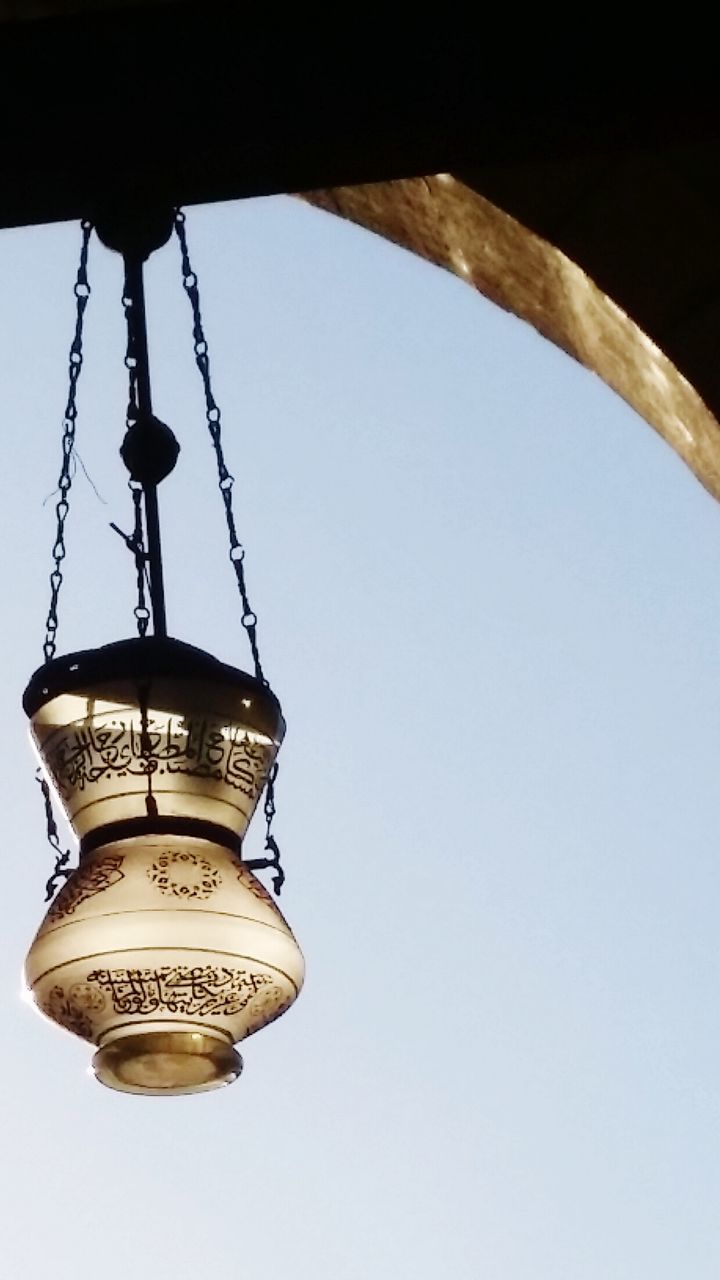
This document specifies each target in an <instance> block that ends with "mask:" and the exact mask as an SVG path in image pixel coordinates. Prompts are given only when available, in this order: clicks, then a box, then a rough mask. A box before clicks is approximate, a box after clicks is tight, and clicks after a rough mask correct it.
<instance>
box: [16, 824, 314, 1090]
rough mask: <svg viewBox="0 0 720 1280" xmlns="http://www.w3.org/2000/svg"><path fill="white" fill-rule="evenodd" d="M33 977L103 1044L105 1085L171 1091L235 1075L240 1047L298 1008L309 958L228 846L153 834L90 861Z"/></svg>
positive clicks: (50, 1005)
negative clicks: (236, 1046)
mask: <svg viewBox="0 0 720 1280" xmlns="http://www.w3.org/2000/svg"><path fill="white" fill-rule="evenodd" d="M25 975H26V980H27V984H28V986H29V988H30V991H31V993H32V997H33V1000H34V1001H35V1003H36V1004H37V1006H38V1007H39V1009H41V1010H42V1012H43V1013H44V1014H46V1015H47V1016H48V1017H49V1018H51V1019H52V1020H53V1021H54V1022H56V1023H58V1024H59V1025H60V1026H62V1027H65V1028H66V1029H67V1030H68V1031H71V1032H73V1033H74V1034H75V1035H78V1036H80V1037H82V1038H83V1039H85V1040H89V1041H90V1042H92V1043H94V1044H96V1045H97V1046H98V1053H97V1054H96V1055H95V1060H94V1070H95V1074H96V1076H97V1078H98V1079H99V1080H101V1082H102V1083H103V1084H106V1085H108V1086H110V1087H111V1088H114V1089H121V1090H124V1091H126V1092H132V1093H151V1094H175V1093H194V1092H199V1091H204V1090H207V1089H210V1088H215V1087H216V1086H218V1085H221V1084H226V1083H229V1082H230V1081H231V1080H234V1079H235V1078H236V1077H237V1076H238V1075H239V1073H240V1070H241V1065H242V1064H241V1060H240V1058H239V1056H238V1055H237V1053H236V1052H235V1050H234V1049H233V1047H232V1046H233V1044H234V1043H237V1042H238V1041H240V1040H244V1039H245V1038H246V1037H247V1036H249V1035H252V1034H253V1033H254V1032H255V1031H258V1030H260V1028H261V1027H264V1026H266V1025H267V1024H268V1023H269V1022H272V1021H274V1019H275V1018H278V1017H279V1016H280V1015H281V1014H282V1013H284V1012H285V1010H286V1009H288V1008H289V1006H290V1005H291V1004H292V1003H293V1001H294V1000H295V998H296V996H297V994H298V992H299V990H300V988H301V986H302V982H303V977H304V962H303V958H302V953H301V951H300V949H299V947H298V945H297V943H296V941H295V939H294V937H293V935H292V933H291V931H290V929H289V927H288V925H287V923H286V921H285V919H284V917H283V916H282V914H281V912H280V911H279V910H278V908H277V907H276V905H275V903H274V902H273V900H272V898H271V897H270V895H269V894H268V892H267V890H266V889H265V888H264V886H263V885H262V884H261V883H260V881H259V880H257V879H256V877H255V876H253V875H252V873H251V872H250V871H249V870H248V869H247V868H246V867H245V866H243V864H242V863H241V862H240V860H239V859H238V858H237V856H236V855H235V854H234V853H232V852H231V851H230V850H229V849H226V848H224V847H223V846H222V845H219V844H215V843H213V842H211V841H209V840H203V839H199V838H197V837H195V836H174V837H172V838H169V837H167V836H162V835H154V836H147V835H145V836H138V837H134V838H131V839H125V840H118V841H116V842H115V843H113V844H108V845H104V846H102V847H101V848H98V849H96V850H95V851H94V852H92V853H90V854H87V855H85V856H84V857H83V859H82V861H81V864H80V866H79V868H78V869H77V870H76V871H75V872H74V873H73V875H72V876H71V877H70V878H69V879H68V881H67V883H66V884H65V885H64V887H63V888H62V890H61V891H60V893H59V894H58V895H57V897H56V898H55V900H54V901H53V903H52V904H51V906H50V909H49V911H48V913H47V915H46V917H45V920H44V921H43V923H42V925H41V927H40V929H39V931H38V934H37V936H36V938H35V941H34V942H33V945H32V947H31V949H30V953H29V955H28V958H27V961H26V966H25Z"/></svg>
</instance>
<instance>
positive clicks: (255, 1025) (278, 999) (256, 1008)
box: [245, 984, 292, 1036]
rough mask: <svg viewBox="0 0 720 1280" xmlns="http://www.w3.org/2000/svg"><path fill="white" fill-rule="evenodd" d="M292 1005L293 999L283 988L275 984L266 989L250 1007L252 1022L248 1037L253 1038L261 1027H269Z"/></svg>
mask: <svg viewBox="0 0 720 1280" xmlns="http://www.w3.org/2000/svg"><path fill="white" fill-rule="evenodd" d="M291 1004H292V998H291V997H289V996H286V995H285V992H284V991H283V990H282V988H281V987H278V986H276V985H275V984H273V985H272V986H267V987H264V988H263V990H262V991H259V992H258V993H257V995H255V996H253V998H252V1000H251V1001H250V1004H249V1005H248V1013H249V1014H250V1021H249V1022H248V1026H247V1031H246V1033H245V1034H246V1035H248V1036H251V1035H252V1034H253V1032H254V1031H259V1030H260V1028H261V1027H267V1026H269V1024H270V1023H271V1022H274V1021H275V1019H276V1018H279V1017H280V1016H281V1014H283V1013H285V1011H286V1010H287V1009H289V1008H290V1005H291Z"/></svg>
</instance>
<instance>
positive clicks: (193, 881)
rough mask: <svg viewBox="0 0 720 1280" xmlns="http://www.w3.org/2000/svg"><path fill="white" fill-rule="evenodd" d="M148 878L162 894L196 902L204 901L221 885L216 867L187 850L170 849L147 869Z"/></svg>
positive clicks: (220, 878)
mask: <svg viewBox="0 0 720 1280" xmlns="http://www.w3.org/2000/svg"><path fill="white" fill-rule="evenodd" d="M148 877H149V879H150V881H151V883H152V884H154V885H156V886H157V888H158V889H159V890H160V892H161V893H164V894H169V895H170V896H172V897H174V898H185V899H189V898H195V899H199V900H200V901H204V900H206V899H207V898H209V897H210V895H211V893H214V892H215V890H216V889H217V887H218V885H219V884H221V883H222V877H221V875H220V872H219V871H218V870H217V868H216V867H213V866H211V864H210V863H209V862H208V860H207V858H201V857H200V855H199V854H198V853H190V852H189V851H186V850H178V849H171V850H168V851H167V853H161V854H160V856H159V858H158V859H157V861H156V862H153V864H152V866H150V867H148Z"/></svg>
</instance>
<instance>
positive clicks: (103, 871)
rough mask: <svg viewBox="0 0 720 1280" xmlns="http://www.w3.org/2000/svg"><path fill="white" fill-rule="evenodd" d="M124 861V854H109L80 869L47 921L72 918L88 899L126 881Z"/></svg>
mask: <svg viewBox="0 0 720 1280" xmlns="http://www.w3.org/2000/svg"><path fill="white" fill-rule="evenodd" d="M124 860H125V859H124V855H123V854H120V853H107V854H103V855H101V856H99V857H97V858H94V859H93V861H92V862H90V863H89V864H88V865H87V866H86V867H78V869H77V871H74V872H73V874H72V876H71V877H70V879H69V880H68V881H67V883H66V884H65V885H64V886H63V888H62V889H61V890H60V892H59V894H58V896H57V898H56V899H55V901H54V902H53V904H52V906H51V907H50V910H49V911H48V914H47V919H48V920H53V921H57V920H62V919H64V918H65V916H71V915H72V914H73V912H75V911H77V909H78V907H79V906H81V905H82V903H83V902H87V900H88V898H94V897H95V896H96V894H98V893H103V892H104V890H105V889H110V888H111V886H112V885H114V884H117V883H118V881H119V880H124V879H125V873H124V871H122V869H121V868H122V864H123V862H124Z"/></svg>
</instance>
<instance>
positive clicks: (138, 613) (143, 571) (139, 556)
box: [122, 289, 150, 639]
mask: <svg viewBox="0 0 720 1280" xmlns="http://www.w3.org/2000/svg"><path fill="white" fill-rule="evenodd" d="M122 304H123V309H124V311H125V322H126V325H127V346H126V349H125V368H126V369H127V371H128V404H127V410H126V413H125V428H126V430H129V429H130V427H131V426H132V425H133V423H134V422H136V421H137V416H138V374H137V356H136V354H135V325H134V324H133V315H132V305H133V304H132V298H131V297H130V296H129V294H128V292H127V289H124V290H123V299H122ZM128 488H129V490H130V492H131V494H132V500H133V511H134V516H135V521H134V528H133V533H132V537H130V538H127V539H126V542H127V546H128V547H129V549H130V550H131V551H132V553H133V555H134V556H135V571H136V576H137V604H136V606H135V609H134V614H135V621H136V623H137V630H138V635H139V636H140V637H141V639H142V637H144V636H146V635H147V629H148V623H149V621H150V610H149V609H148V607H147V600H146V597H145V588H146V579H147V552H146V550H145V532H144V529H143V513H142V492H143V489H142V484H141V483H140V482H139V481H138V480H133V479H132V477H131V478H130V479H129V480H128Z"/></svg>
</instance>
